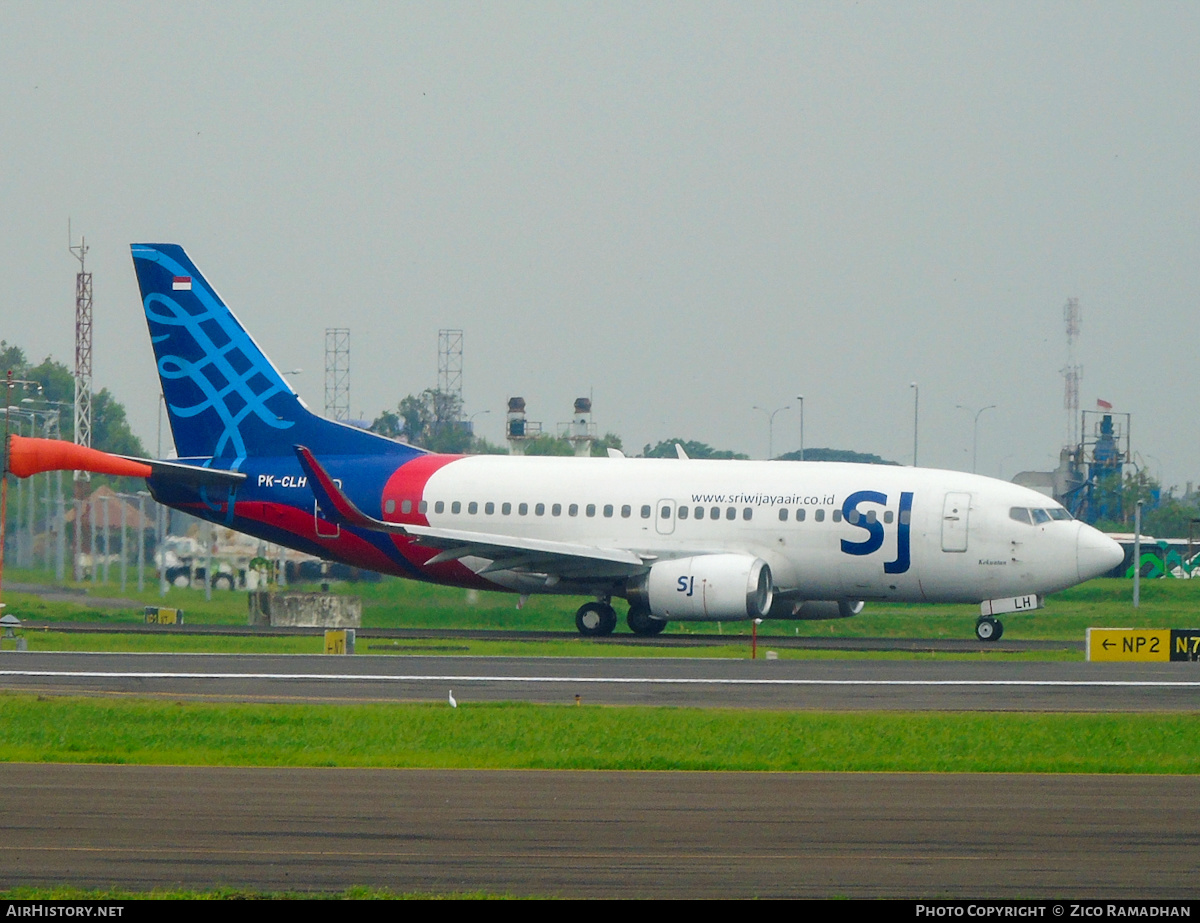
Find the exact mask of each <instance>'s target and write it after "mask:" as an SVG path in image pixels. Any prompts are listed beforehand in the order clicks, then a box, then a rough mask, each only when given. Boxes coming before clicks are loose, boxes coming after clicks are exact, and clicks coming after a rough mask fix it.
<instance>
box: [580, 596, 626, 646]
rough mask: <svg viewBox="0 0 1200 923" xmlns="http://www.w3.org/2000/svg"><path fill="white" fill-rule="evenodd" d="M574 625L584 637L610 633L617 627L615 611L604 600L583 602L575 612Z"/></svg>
mask: <svg viewBox="0 0 1200 923" xmlns="http://www.w3.org/2000/svg"><path fill="white" fill-rule="evenodd" d="M575 627H576V628H578V629H579V633H580V634H581V635H583V636H584V637H588V638H598V637H600V636H601V635H611V634H612V633H613V629H614V628H616V627H617V613H616V610H614V609H613V607H612V606H610V605H609V604H608V603H606V602H595V603H584V604H583V605H582V606H580V607H579V609H578V610H577V611H576V613H575Z"/></svg>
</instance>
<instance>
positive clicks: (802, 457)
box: [796, 394, 804, 461]
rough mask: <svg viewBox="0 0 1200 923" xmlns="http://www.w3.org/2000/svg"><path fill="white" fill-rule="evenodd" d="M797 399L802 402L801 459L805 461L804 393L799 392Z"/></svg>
mask: <svg viewBox="0 0 1200 923" xmlns="http://www.w3.org/2000/svg"><path fill="white" fill-rule="evenodd" d="M796 400H798V401H799V402H800V461H804V395H803V394H797V395H796Z"/></svg>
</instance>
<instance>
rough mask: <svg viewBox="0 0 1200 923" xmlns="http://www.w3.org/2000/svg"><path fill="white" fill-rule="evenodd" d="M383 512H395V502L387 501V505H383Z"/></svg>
mask: <svg viewBox="0 0 1200 923" xmlns="http://www.w3.org/2000/svg"><path fill="white" fill-rule="evenodd" d="M383 511H384V512H385V513H394V512H396V501H395V500H389V501H388V502H387V503H385V504H384V505H383Z"/></svg>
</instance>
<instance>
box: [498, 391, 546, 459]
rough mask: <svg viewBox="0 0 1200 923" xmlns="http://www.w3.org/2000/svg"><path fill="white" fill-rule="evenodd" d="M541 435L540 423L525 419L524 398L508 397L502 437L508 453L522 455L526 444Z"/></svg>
mask: <svg viewBox="0 0 1200 923" xmlns="http://www.w3.org/2000/svg"><path fill="white" fill-rule="evenodd" d="M540 435H542V424H541V423H540V422H533V421H530V420H526V419H525V398H523V397H510V398H509V399H508V415H507V416H506V417H505V420H504V438H505V439H507V440H508V452H509V454H510V455H524V454H525V446H526V444H527V443H528V442H529V441H530V440H532V439H537V437H538V436H540Z"/></svg>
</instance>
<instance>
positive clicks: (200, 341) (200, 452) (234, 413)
mask: <svg viewBox="0 0 1200 923" xmlns="http://www.w3.org/2000/svg"><path fill="white" fill-rule="evenodd" d="M133 263H134V268H135V270H136V271H137V277H138V284H139V286H140V287H141V291H142V303H143V307H144V309H145V312H146V322H147V324H148V325H149V328H150V341H151V343H152V344H153V346H154V355H155V359H156V360H157V363H158V374H159V378H160V379H161V381H162V387H163V394H164V395H165V396H166V402H167V412H168V416H169V417H170V421H171V431H172V433H173V434H174V436H175V446H176V449H177V451H178V452H179V454H180V456H181V457H185V458H197V457H212V458H213V461H214V463H219V464H220V465H221V466H222V467H228V468H234V469H236V468H237V467H238V466H239V465H240V464H241V463H242V462H243V461H244V460H245V459H246V458H247V457H248V456H258V455H262V456H267V455H269V456H291V454H292V446H293V445H296V444H297V443H302V444H306V445H316V446H320V449H321V451H322V452H323V453H324V454H336V455H358V454H413V453H414V451H415V450H412V449H410V448H409V447H407V446H402V445H400V444H398V443H394V442H392V441H391V440H389V439H384V438H382V437H380V436H376V435H374V434H373V433H368V432H364V431H362V430H359V429H355V428H353V427H349V426H345V425H343V424H340V423H335V422H333V421H330V420H325V419H323V418H321V417H318V416H316V415H315V414H313V413H312V412H310V411H309V410H308V408H306V407H305V406H304V404H303V402H302V401H301V400H300V398H299V397H298V396H297V395H296V393H295V392H294V391H293V390H292V389H291V387H290V386H289V385H288V384H287V382H285V381H284V379H283V376H282V375H280V373H279V371H278V370H277V369H276V368H275V366H274V365H272V364H271V361H270V360H269V359H268V358H267V357H266V356H265V355H264V354H263V351H262V350H261V349H260V348H259V346H258V344H257V343H255V342H254V339H253V338H252V337H251V336H250V334H248V333H247V332H246V330H245V328H243V327H242V325H241V324H240V323H239V322H238V319H237V318H236V317H234V315H233V313H232V312H231V311H230V310H229V308H228V307H226V305H225V303H224V302H223V301H222V300H221V297H220V296H219V295H218V294H217V293H216V291H215V290H214V289H213V288H212V286H211V285H209V284H208V281H207V280H206V279H205V278H204V277H203V276H202V275H201V274H200V272H199V270H198V269H196V267H195V265H194V264H193V263H192V261H191V260H190V259H188V256H187V254H186V253H184V251H183V248H182V247H180V246H178V245H177V244H134V245H133Z"/></svg>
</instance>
